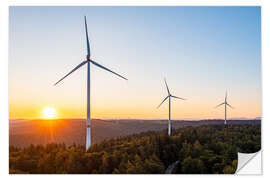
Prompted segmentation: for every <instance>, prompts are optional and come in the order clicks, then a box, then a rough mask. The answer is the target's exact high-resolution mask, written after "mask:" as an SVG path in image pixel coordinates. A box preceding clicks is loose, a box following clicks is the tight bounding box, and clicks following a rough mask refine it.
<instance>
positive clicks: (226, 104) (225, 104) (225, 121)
mask: <svg viewBox="0 0 270 180" xmlns="http://www.w3.org/2000/svg"><path fill="white" fill-rule="evenodd" d="M223 104H224V107H225V117H224V124H225V125H226V124H227V106H229V107H230V108H232V109H233V107H232V106H231V105H230V104H229V103H228V102H227V91H226V94H225V99H224V102H223V103H221V104H219V105H217V106H216V107H215V108H217V107H219V106H222V105H223Z"/></svg>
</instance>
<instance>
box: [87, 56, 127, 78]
mask: <svg viewBox="0 0 270 180" xmlns="http://www.w3.org/2000/svg"><path fill="white" fill-rule="evenodd" d="M90 62H91V63H93V64H94V65H96V66H98V67H100V68H102V69H105V70H106V71H109V72H111V73H113V74H115V75H117V76H119V77H121V78H123V79H125V80H128V79H127V78H125V77H123V76H121V75H120V74H117V73H116V72H113V71H112V70H110V69H108V68H106V67H104V66H102V65H100V64H98V63H97V62H95V61H93V60H91V59H90Z"/></svg>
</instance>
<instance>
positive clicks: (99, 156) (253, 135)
mask: <svg viewBox="0 0 270 180" xmlns="http://www.w3.org/2000/svg"><path fill="white" fill-rule="evenodd" d="M254 122H255V121H254ZM249 123H250V122H249ZM260 149H261V126H260V124H240V125H239V124H236V125H228V126H226V127H225V126H224V125H221V124H220V125H202V126H196V127H195V126H193V127H191V126H190V127H185V128H179V129H176V130H174V131H173V133H172V136H168V135H167V131H166V130H164V131H147V132H142V133H139V134H133V135H128V136H125V137H121V138H113V139H106V140H104V141H101V142H99V143H94V144H93V145H92V146H91V147H90V148H89V149H88V151H87V152H86V151H85V147H84V146H78V145H72V146H67V145H65V144H55V143H53V144H46V145H37V146H33V145H31V146H28V147H26V148H17V147H13V146H10V148H9V173H10V174H22V173H30V174H112V173H113V174H164V173H165V172H166V169H167V168H168V167H171V165H172V164H174V162H178V163H177V164H176V166H175V167H174V168H173V169H171V172H172V173H175V174H233V173H234V172H235V170H236V168H237V152H242V153H254V152H257V151H259V150H260Z"/></svg>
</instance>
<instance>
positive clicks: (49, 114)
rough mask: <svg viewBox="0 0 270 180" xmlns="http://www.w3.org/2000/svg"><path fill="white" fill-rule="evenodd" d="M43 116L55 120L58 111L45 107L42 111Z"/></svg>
mask: <svg viewBox="0 0 270 180" xmlns="http://www.w3.org/2000/svg"><path fill="white" fill-rule="evenodd" d="M42 115H43V118H45V119H53V118H55V117H56V110H55V108H52V107H45V108H44V109H43V110H42Z"/></svg>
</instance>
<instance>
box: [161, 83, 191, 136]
mask: <svg viewBox="0 0 270 180" xmlns="http://www.w3.org/2000/svg"><path fill="white" fill-rule="evenodd" d="M164 81H165V85H166V88H167V92H168V96H167V97H165V98H164V100H163V101H162V102H161V103H160V105H159V106H158V107H157V108H159V107H160V106H161V104H162V103H164V102H165V101H166V100H167V99H168V98H169V121H168V135H169V136H170V135H171V133H172V122H171V98H176V99H181V100H186V99H184V98H180V97H177V96H173V95H172V94H171V93H170V90H169V88H168V85H167V82H166V79H164Z"/></svg>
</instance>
